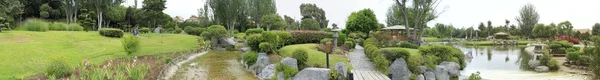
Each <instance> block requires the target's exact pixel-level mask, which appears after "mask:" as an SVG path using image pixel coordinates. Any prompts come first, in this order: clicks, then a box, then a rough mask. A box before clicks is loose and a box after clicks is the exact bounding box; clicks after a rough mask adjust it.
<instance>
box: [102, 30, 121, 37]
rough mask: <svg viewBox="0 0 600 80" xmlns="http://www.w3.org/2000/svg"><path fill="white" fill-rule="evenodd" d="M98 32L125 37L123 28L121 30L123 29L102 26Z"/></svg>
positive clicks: (109, 35) (104, 34)
mask: <svg viewBox="0 0 600 80" xmlns="http://www.w3.org/2000/svg"><path fill="white" fill-rule="evenodd" d="M98 32H100V35H102V36H106V37H115V38H120V37H123V30H121V29H115V28H102V29H100V30H99V31H98Z"/></svg>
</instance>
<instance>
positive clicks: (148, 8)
mask: <svg viewBox="0 0 600 80" xmlns="http://www.w3.org/2000/svg"><path fill="white" fill-rule="evenodd" d="M166 2H167V1H166V0H144V1H143V2H142V3H143V4H144V5H142V10H143V11H144V14H145V15H146V16H145V18H144V19H142V20H152V22H151V23H150V24H152V25H151V26H152V27H158V26H157V25H158V24H156V23H160V22H163V21H159V20H160V19H158V18H155V17H159V16H163V15H164V13H163V12H162V11H163V10H165V9H166V8H167V7H166V6H165V3H166Z"/></svg>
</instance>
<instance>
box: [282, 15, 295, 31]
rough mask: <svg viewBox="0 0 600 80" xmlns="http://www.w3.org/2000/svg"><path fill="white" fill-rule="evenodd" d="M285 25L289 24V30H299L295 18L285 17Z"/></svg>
mask: <svg viewBox="0 0 600 80" xmlns="http://www.w3.org/2000/svg"><path fill="white" fill-rule="evenodd" d="M283 17H284V19H285V23H287V29H299V26H298V24H297V23H296V20H294V18H292V17H290V16H287V15H284V16H283Z"/></svg>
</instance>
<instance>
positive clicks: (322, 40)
mask: <svg viewBox="0 0 600 80" xmlns="http://www.w3.org/2000/svg"><path fill="white" fill-rule="evenodd" d="M327 42H333V39H331V38H323V39H321V41H319V43H321V44H324V43H327Z"/></svg>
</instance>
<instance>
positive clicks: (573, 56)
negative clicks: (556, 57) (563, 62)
mask: <svg viewBox="0 0 600 80" xmlns="http://www.w3.org/2000/svg"><path fill="white" fill-rule="evenodd" d="M579 55H580V53H579V52H569V53H567V61H569V62H575V61H579V58H580V56H579Z"/></svg>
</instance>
